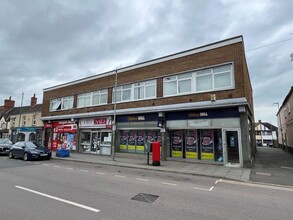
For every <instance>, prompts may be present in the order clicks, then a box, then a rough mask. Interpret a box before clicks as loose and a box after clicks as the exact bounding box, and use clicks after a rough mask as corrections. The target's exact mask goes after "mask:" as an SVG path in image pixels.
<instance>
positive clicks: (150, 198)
mask: <svg viewBox="0 0 293 220" xmlns="http://www.w3.org/2000/svg"><path fill="white" fill-rule="evenodd" d="M157 198H159V196H156V195H152V194H147V193H139V194H137V195H136V196H133V197H132V198H131V199H132V200H136V201H140V202H147V203H153V202H154V201H155V200H156V199H157Z"/></svg>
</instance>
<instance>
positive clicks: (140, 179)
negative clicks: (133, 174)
mask: <svg viewBox="0 0 293 220" xmlns="http://www.w3.org/2000/svg"><path fill="white" fill-rule="evenodd" d="M136 179H137V180H139V181H145V182H148V181H149V180H147V179H142V178H136Z"/></svg>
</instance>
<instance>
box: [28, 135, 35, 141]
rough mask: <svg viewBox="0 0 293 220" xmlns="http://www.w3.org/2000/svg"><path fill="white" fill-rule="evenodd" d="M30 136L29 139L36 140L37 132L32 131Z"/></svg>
mask: <svg viewBox="0 0 293 220" xmlns="http://www.w3.org/2000/svg"><path fill="white" fill-rule="evenodd" d="M28 138H29V141H35V140H36V134H35V133H30V135H29V137H28Z"/></svg>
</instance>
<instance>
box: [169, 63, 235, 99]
mask: <svg viewBox="0 0 293 220" xmlns="http://www.w3.org/2000/svg"><path fill="white" fill-rule="evenodd" d="M229 88H233V74H232V64H228V65H222V66H218V67H213V68H208V69H203V70H198V71H195V72H190V73H183V74H179V75H175V76H170V77H165V78H164V96H172V95H177V94H184V93H197V92H208V91H214V90H222V89H229Z"/></svg>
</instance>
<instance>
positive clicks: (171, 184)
mask: <svg viewBox="0 0 293 220" xmlns="http://www.w3.org/2000/svg"><path fill="white" fill-rule="evenodd" d="M162 184H164V185H169V186H177V184H175V183H167V182H162Z"/></svg>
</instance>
